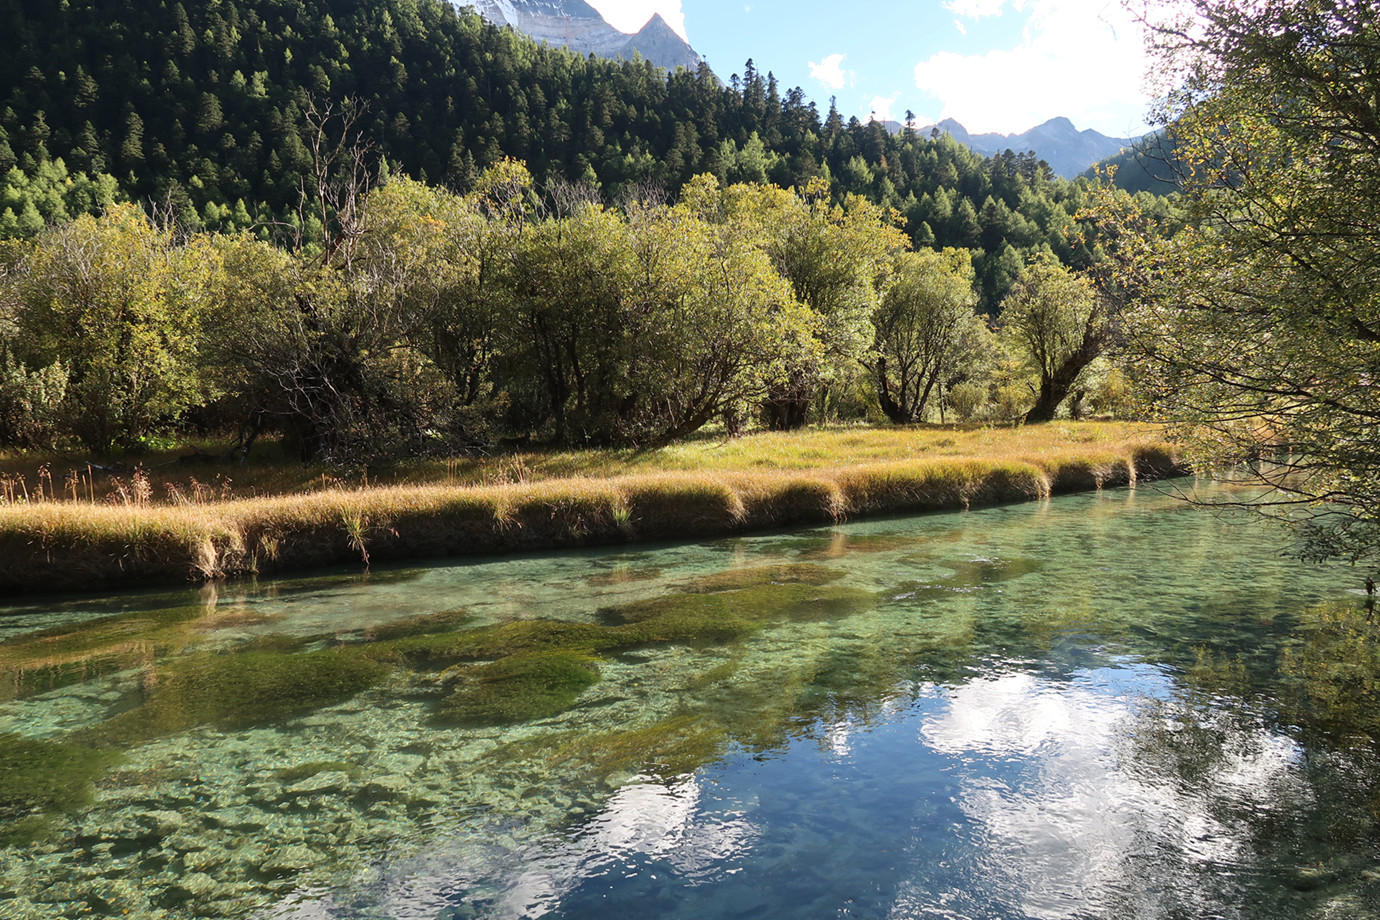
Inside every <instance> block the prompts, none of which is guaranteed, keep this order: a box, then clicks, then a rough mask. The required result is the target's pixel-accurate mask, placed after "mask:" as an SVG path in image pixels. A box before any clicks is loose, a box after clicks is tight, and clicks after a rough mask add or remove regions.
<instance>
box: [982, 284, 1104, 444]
mask: <svg viewBox="0 0 1380 920" xmlns="http://www.w3.org/2000/svg"><path fill="white" fill-rule="evenodd" d="M1001 325H1002V333H1003V335H1004V336H1005V337H1006V339H1007V341H1008V342H1009V343H1010V345H1011V347H1012V349H1013V350H1014V351H1015V352H1016V353H1018V354H1020V355H1021V356H1022V357H1023V358H1024V360H1025V361H1026V362H1027V364H1028V366H1029V367H1030V369H1031V370H1032V371H1033V373H1034V375H1035V378H1036V379H1037V380H1038V383H1037V384H1036V385H1035V387H1036V388H1035V404H1034V405H1033V406H1031V408H1030V410H1029V411H1028V412H1026V414H1025V421H1026V423H1027V424H1030V423H1034V422H1048V421H1051V420H1053V418H1054V414H1055V413H1056V412H1057V411H1058V410H1059V406H1060V405H1061V404H1063V402H1064V400H1065V399H1066V398H1067V397H1068V396H1069V394H1070V393H1071V392H1073V391H1074V388H1075V387H1076V386H1077V385H1078V384H1079V381H1080V380H1081V379H1082V376H1083V372H1084V371H1085V370H1086V369H1087V368H1088V365H1090V364H1092V363H1093V361H1094V360H1095V359H1096V358H1097V357H1098V356H1099V355H1101V354H1102V352H1103V350H1104V349H1105V348H1106V346H1107V343H1108V340H1109V337H1110V334H1111V323H1110V321H1109V318H1108V315H1107V310H1106V305H1105V301H1104V300H1103V299H1102V298H1101V297H1099V295H1098V293H1097V292H1096V291H1095V290H1094V289H1093V286H1092V284H1091V283H1090V282H1088V281H1087V280H1086V279H1083V278H1080V277H1078V276H1076V275H1074V274H1072V273H1071V272H1069V270H1068V269H1066V268H1064V267H1063V266H1062V265H1060V264H1059V263H1058V262H1056V261H1054V260H1053V259H1042V260H1040V261H1037V262H1033V263H1031V264H1030V265H1028V266H1026V269H1025V271H1023V272H1021V275H1020V278H1019V279H1018V280H1017V281H1016V284H1015V285H1014V286H1013V287H1012V288H1011V293H1009V294H1007V295H1006V298H1005V299H1004V300H1003V301H1002V304H1001Z"/></svg>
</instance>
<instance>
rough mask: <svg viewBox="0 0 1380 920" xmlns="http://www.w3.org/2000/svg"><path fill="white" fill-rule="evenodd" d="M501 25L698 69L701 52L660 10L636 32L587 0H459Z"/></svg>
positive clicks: (610, 54) (574, 47)
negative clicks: (613, 22)
mask: <svg viewBox="0 0 1380 920" xmlns="http://www.w3.org/2000/svg"><path fill="white" fill-rule="evenodd" d="M455 2H456V3H457V5H459V6H472V7H474V9H475V11H476V12H478V13H479V15H481V16H483V17H484V18H485V19H487V20H488V21H489V22H492V23H493V24H494V25H499V26H511V27H512V28H514V29H516V30H517V31H519V32H521V33H523V34H524V35H528V36H530V37H532V38H534V39H536V40H537V41H539V42H546V43H547V44H548V45H552V46H554V47H559V48H569V49H570V50H571V51H577V52H579V53H580V54H596V55H598V56H599V57H605V58H614V59H622V60H632V59H633V58H634V56H636V55H639V54H640V55H641V56H642V57H643V58H645V59H646V60H649V61H651V62H652V63H653V64H655V65H657V66H658V67H664V68H666V69H667V70H674V69H675V68H677V67H685V68H687V69H690V70H694V69H695V68H696V67H698V66H699V64H700V56H699V54H698V53H697V52H696V51H695V49H694V48H692V47H690V45H689V44H688V43H687V42H686V41H685V39H683V38H681V37H680V35H678V34H677V33H676V31H675V30H674V29H672V28H671V27H670V26H669V25H667V23H666V20H664V19H662V18H661V14H660V13H658V14H656V15H654V16H652V18H651V19H650V20H648V21H647V24H646V25H644V26H643V27H642V28H641V29H640V30H639V31H638V32H637V33H635V34H633V35H629V34H628V33H626V32H620V31H618V30H617V29H615V28H614V27H613V26H611V25H609V24H608V23H607V22H605V21H604V17H603V16H601V15H599V11H598V10H596V9H595V8H594V7H592V6H590V5H589V4H588V3H586V2H585V0H455Z"/></svg>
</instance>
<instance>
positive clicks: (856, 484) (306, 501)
mask: <svg viewBox="0 0 1380 920" xmlns="http://www.w3.org/2000/svg"><path fill="white" fill-rule="evenodd" d="M462 467H463V470H462ZM1175 467H1176V464H1175V462H1174V460H1173V457H1172V453H1171V450H1170V448H1169V447H1168V446H1167V445H1166V444H1165V443H1164V442H1163V441H1162V440H1161V439H1160V437H1159V436H1158V435H1157V433H1156V432H1155V431H1154V430H1153V429H1150V428H1148V427H1146V426H1138V425H1129V424H1121V423H1066V424H1055V425H1047V426H1040V427H1026V428H1017V429H974V430H970V431H956V430H915V429H891V428H887V429H872V428H848V429H824V430H811V431H804V432H795V433H789V434H775V433H773V434H759V435H753V436H749V437H744V438H740V439H736V440H732V441H710V440H702V441H696V442H692V443H688V444H683V445H677V446H674V447H669V448H666V449H664V450H659V451H647V452H642V453H635V452H621V451H588V452H565V453H528V454H521V455H514V456H510V457H505V458H502V459H499V460H490V461H487V462H486V463H481V462H478V461H466V462H465V463H464V464H459V463H454V462H452V463H450V464H448V465H446V466H445V467H444V468H443V467H440V466H439V465H437V466H433V465H425V464H422V465H414V466H410V467H407V468H405V469H401V470H397V471H394V473H393V475H391V476H390V477H388V479H387V480H385V481H382V482H381V481H380V479H379V478H378V477H374V479H373V481H372V482H371V484H370V485H368V486H364V485H363V484H362V483H360V484H358V485H355V486H344V485H342V484H341V483H339V482H338V481H331V480H329V479H328V480H326V481H324V482H321V483H319V484H317V483H308V484H305V485H302V486H301V487H300V488H298V489H296V490H292V491H278V490H265V491H268V492H269V493H270V494H260V495H259V496H257V497H241V498H233V497H225V498H221V497H218V496H217V495H201V496H199V497H198V499H197V500H186V497H185V494H184V495H183V500H180V501H176V502H173V503H169V502H166V501H164V502H157V501H154V500H153V499H152V497H151V495H150V493H158V492H159V491H160V488H159V487H160V486H162V488H161V492H162V493H170V492H172V491H177V487H176V486H174V489H173V490H169V489H167V488H166V484H165V483H159V482H155V481H154V480H153V478H152V477H150V480H149V483H148V484H147V485H144V486H141V488H142V492H143V495H144V496H145V497H144V498H142V499H141V498H139V496H138V495H137V494H133V493H131V492H130V490H129V489H128V487H126V491H125V493H124V494H123V496H121V495H118V494H117V496H116V499H115V500H114V501H113V502H112V501H111V500H109V499H106V500H96V501H92V500H91V497H90V496H89V495H88V496H86V497H82V496H80V495H79V496H78V497H77V498H76V499H75V500H74V499H73V498H72V497H71V496H70V495H69V496H68V498H67V499H66V500H63V499H62V497H61V495H60V494H59V495H58V496H56V497H51V496H45V495H41V494H40V495H39V496H37V497H36V496H35V495H34V492H33V491H30V493H29V495H28V497H27V498H28V500H23V499H20V498H16V497H11V499H10V500H9V501H8V502H5V501H4V500H3V499H4V497H3V496H0V590H9V591H16V590H20V591H22V590H71V589H77V588H85V587H99V586H105V585H112V584H120V583H142V582H171V581H187V580H206V579H212V578H218V577H223V576H227V575H241V574H250V573H257V572H268V571H282V570H288V569H299V568H304V567H309V566H314V565H324V564H330V563H337V562H347V561H352V560H353V561H358V562H361V563H368V562H370V561H373V560H382V559H401V558H416V557H423V556H441V555H452V554H460V553H483V552H500V551H509V550H521V549H537V548H549V547H559V546H571V545H581V544H597V543H611V542H618V541H625V540H632V539H649V538H674V537H689V536H703V535H708V534H715V533H727V532H733V531H738V530H744V529H751V528H762V527H771V526H782V525H786V524H795V523H818V522H830V521H839V520H844V519H846V518H848V517H850V516H858V515H867V514H879V513H896V512H917V511H937V510H948V509H961V508H967V507H973V506H979V505H990V504H995V503H999V502H1009V501H1022V500H1029V499H1035V498H1042V497H1046V496H1048V495H1050V494H1055V493H1060V492H1070V491H1079V490H1086V489H1094V488H1100V487H1102V486H1104V485H1120V484H1125V483H1126V482H1129V481H1131V480H1133V479H1134V478H1136V476H1137V475H1141V476H1162V475H1168V474H1169V473H1171V472H1174V471H1175ZM255 491H258V488H257V487H256V489H255ZM222 494H224V493H222ZM230 494H233V493H230Z"/></svg>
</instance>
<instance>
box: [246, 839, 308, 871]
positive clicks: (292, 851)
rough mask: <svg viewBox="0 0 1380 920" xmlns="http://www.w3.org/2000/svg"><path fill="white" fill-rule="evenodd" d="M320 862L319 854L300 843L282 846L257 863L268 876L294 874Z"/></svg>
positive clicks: (260, 869)
mask: <svg viewBox="0 0 1380 920" xmlns="http://www.w3.org/2000/svg"><path fill="white" fill-rule="evenodd" d="M319 862H321V855H320V854H319V853H317V852H316V851H315V850H313V849H311V848H310V847H307V846H304V845H303V844H300V843H295V844H292V845H291V846H286V847H283V848H282V849H281V850H278V851H277V852H275V853H270V854H269V856H268V858H267V859H265V860H264V861H263V862H261V863H260V864H259V871H260V872H262V873H263V874H264V875H269V876H284V875H295V874H296V873H298V872H301V871H302V870H303V869H310V868H311V867H312V866H315V865H316V864H317V863H319Z"/></svg>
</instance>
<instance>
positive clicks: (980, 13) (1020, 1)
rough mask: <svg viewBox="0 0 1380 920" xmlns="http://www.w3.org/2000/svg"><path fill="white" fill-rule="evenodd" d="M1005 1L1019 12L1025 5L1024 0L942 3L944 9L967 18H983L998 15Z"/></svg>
mask: <svg viewBox="0 0 1380 920" xmlns="http://www.w3.org/2000/svg"><path fill="white" fill-rule="evenodd" d="M1007 3H1010V4H1011V8H1012V9H1014V10H1015V11H1016V12H1018V13H1019V12H1020V11H1021V10H1022V9H1023V8H1024V7H1025V5H1026V0H949V2H948V3H946V4H944V9H946V10H948V11H949V12H950V13H957V14H958V15H959V16H966V17H968V18H969V19H985V18H987V17H988V16H1000V15H1001V14H1002V11H1003V7H1005V6H1006V5H1007Z"/></svg>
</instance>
